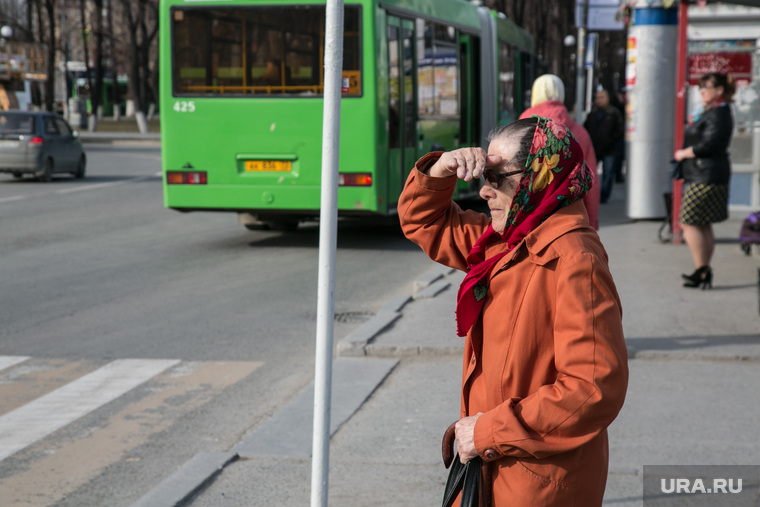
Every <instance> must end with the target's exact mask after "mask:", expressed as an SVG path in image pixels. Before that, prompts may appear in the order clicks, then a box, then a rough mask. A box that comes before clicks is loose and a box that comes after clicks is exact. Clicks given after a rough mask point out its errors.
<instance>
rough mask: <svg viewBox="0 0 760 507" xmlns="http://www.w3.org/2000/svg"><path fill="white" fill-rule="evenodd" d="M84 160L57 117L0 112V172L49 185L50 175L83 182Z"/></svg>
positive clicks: (72, 135) (73, 134)
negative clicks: (72, 178) (31, 178)
mask: <svg viewBox="0 0 760 507" xmlns="http://www.w3.org/2000/svg"><path fill="white" fill-rule="evenodd" d="M86 165H87V157H86V156H85V153H84V148H82V142H81V141H80V140H79V133H78V132H77V131H76V130H72V128H71V127H70V126H69V124H68V123H66V121H65V120H64V119H63V118H61V117H60V116H58V115H56V114H53V113H49V112H46V111H33V112H32V111H30V112H26V111H0V172H5V173H11V174H12V175H13V176H14V177H16V178H23V177H24V175H25V174H29V175H32V176H34V177H35V178H37V179H38V180H39V181H50V179H51V178H52V176H53V175H54V174H58V173H67V174H71V175H72V176H74V177H75V178H84V172H85V167H86Z"/></svg>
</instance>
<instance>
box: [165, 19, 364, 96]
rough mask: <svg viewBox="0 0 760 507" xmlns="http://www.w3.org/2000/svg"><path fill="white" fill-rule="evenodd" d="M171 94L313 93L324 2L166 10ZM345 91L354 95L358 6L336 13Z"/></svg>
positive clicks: (318, 79) (320, 82) (319, 72)
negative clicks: (339, 20)
mask: <svg viewBox="0 0 760 507" xmlns="http://www.w3.org/2000/svg"><path fill="white" fill-rule="evenodd" d="M171 19H172V32H171V33H172V57H173V60H172V74H173V76H172V78H173V79H172V82H173V85H172V91H173V93H174V96H209V97H211V96H214V97H218V96H240V95H247V96H250V95H272V94H280V95H283V94H286V95H287V94H290V95H295V96H303V95H320V94H322V92H323V86H324V77H323V68H324V66H323V64H324V61H323V59H324V38H325V33H324V31H325V6H324V5H290V6H256V7H243V8H240V7H229V8H219V7H217V8H208V7H187V8H185V7H182V8H174V9H172V13H171ZM344 34H345V35H344V41H343V45H344V47H343V80H344V82H348V81H350V82H351V86H350V90H348V93H345V90H344V94H343V95H344V96H345V95H359V94H360V93H361V80H360V79H359V77H360V69H361V67H360V64H361V61H360V60H361V59H360V55H361V48H360V41H361V37H360V7H359V6H346V8H345V14H344Z"/></svg>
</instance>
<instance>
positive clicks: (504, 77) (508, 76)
mask: <svg viewBox="0 0 760 507" xmlns="http://www.w3.org/2000/svg"><path fill="white" fill-rule="evenodd" d="M515 53H516V52H515V51H514V50H513V48H512V47H511V46H510V45H509V44H507V43H506V42H501V41H500V42H499V123H500V124H504V123H509V122H510V121H512V120H516V119H517V116H516V115H515V61H514V59H515V58H516V54H515Z"/></svg>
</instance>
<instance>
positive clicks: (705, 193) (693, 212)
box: [680, 183, 728, 225]
mask: <svg viewBox="0 0 760 507" xmlns="http://www.w3.org/2000/svg"><path fill="white" fill-rule="evenodd" d="M727 218H728V185H715V184H712V183H686V184H684V186H683V199H682V201H681V216H680V221H681V223H682V224H686V225H709V224H712V223H714V222H722V221H724V220H726V219H727Z"/></svg>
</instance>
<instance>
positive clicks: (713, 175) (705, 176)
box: [683, 104, 734, 185]
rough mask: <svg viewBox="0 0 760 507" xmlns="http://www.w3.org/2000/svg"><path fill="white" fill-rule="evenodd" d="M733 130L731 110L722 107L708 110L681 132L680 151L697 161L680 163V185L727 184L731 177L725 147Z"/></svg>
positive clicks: (726, 106) (687, 160)
mask: <svg viewBox="0 0 760 507" xmlns="http://www.w3.org/2000/svg"><path fill="white" fill-rule="evenodd" d="M733 130H734V120H733V117H732V116H731V108H730V107H729V106H728V105H727V104H726V105H723V106H718V107H714V108H711V109H708V110H707V111H705V112H704V113H703V114H702V117H701V118H699V120H697V121H696V122H694V123H693V124H691V125H689V126H688V127H686V130H685V131H684V142H683V146H684V148H688V147H689V146H691V147H692V149H693V150H694V154H695V155H696V156H697V158H687V159H684V160H683V180H684V183H712V184H719V185H727V184H728V181H729V179H730V178H731V161H730V159H729V156H728V146H729V145H730V144H731V135H732V133H733Z"/></svg>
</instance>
